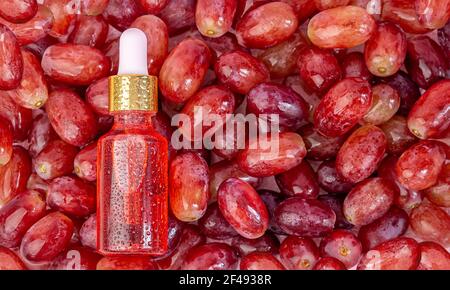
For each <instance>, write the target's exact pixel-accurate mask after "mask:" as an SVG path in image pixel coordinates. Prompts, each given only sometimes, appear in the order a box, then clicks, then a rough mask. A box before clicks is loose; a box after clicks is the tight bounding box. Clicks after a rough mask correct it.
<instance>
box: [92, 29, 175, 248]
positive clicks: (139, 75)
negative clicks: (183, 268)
mask: <svg viewBox="0 0 450 290" xmlns="http://www.w3.org/2000/svg"><path fill="white" fill-rule="evenodd" d="M119 62H120V64H119V73H118V75H116V76H111V77H110V79H109V91H110V101H109V102H110V103H109V110H110V113H111V114H112V115H113V116H114V125H113V127H112V129H111V131H110V132H109V133H107V134H106V135H105V136H103V137H101V138H100V139H99V142H98V158H97V160H98V161H97V162H98V164H97V165H98V166H97V168H98V169H97V178H98V179H97V202H98V203H97V249H98V251H99V252H100V253H101V254H103V255H107V256H108V255H160V254H163V253H165V252H166V251H167V243H168V241H167V240H168V225H167V224H168V203H167V199H168V195H167V180H168V178H167V175H168V144H167V141H166V139H165V138H164V137H163V136H161V135H160V134H158V133H157V132H156V131H155V130H154V129H153V127H152V116H154V115H155V114H156V112H157V110H158V89H157V84H158V79H157V78H156V77H154V76H149V75H148V70H147V38H146V36H145V34H144V33H143V32H142V31H140V30H138V29H134V28H133V29H128V30H126V31H125V32H123V34H122V36H121V38H120V61H119Z"/></svg>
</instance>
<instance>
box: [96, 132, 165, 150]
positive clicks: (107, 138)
mask: <svg viewBox="0 0 450 290" xmlns="http://www.w3.org/2000/svg"><path fill="white" fill-rule="evenodd" d="M126 140H129V141H130V142H132V141H136V140H139V141H145V142H149V143H161V144H162V145H165V146H168V142H167V139H166V138H165V137H164V136H162V135H161V134H159V133H158V132H157V131H156V130H154V129H131V130H114V129H112V130H111V131H109V132H108V133H106V134H105V135H103V136H102V137H100V139H99V142H100V143H106V142H108V143H109V142H114V141H126Z"/></svg>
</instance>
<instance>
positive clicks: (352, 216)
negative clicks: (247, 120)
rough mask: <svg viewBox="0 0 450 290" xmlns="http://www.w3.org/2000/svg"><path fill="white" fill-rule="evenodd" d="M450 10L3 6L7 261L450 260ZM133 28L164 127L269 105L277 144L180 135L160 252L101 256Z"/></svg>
mask: <svg viewBox="0 0 450 290" xmlns="http://www.w3.org/2000/svg"><path fill="white" fill-rule="evenodd" d="M449 17H450V0H280V1H266V0H253V1H252V0H197V1H196V0H109V1H108V0H79V1H73V0H71V1H69V0H41V1H36V0H12V1H0V269H216V270H218V269H254V270H265V269H267V270H271V269H280V270H281V269H302V270H307V269H322V270H323V269H330V270H331V269H355V268H356V269H361V270H362V269H405V270H414V269H424V270H425V269H426V270H428V269H447V270H449V269H450V254H449V252H448V251H447V249H449V248H450V215H449V213H450V210H449V209H450V161H449V160H450V159H449V158H450V157H449V156H450V148H449V145H450V129H449V127H450V22H448V21H449ZM132 27H134V28H139V29H141V30H142V31H144V32H145V34H146V35H147V38H148V70H149V73H150V74H152V75H156V76H159V89H160V110H159V112H158V113H157V114H156V115H155V116H154V117H153V125H154V127H155V129H156V130H157V131H158V132H160V133H161V134H162V135H163V136H165V137H167V138H168V139H169V140H170V138H171V135H172V133H173V131H174V130H175V129H176V128H174V127H172V126H171V122H170V121H171V117H172V116H174V115H175V114H177V113H180V112H181V113H185V114H188V115H192V114H193V108H194V107H195V106H203V107H204V108H206V110H207V111H208V112H209V113H215V114H219V115H225V114H231V113H233V112H236V111H241V112H246V113H252V114H255V115H257V116H258V115H261V114H278V115H279V120H278V121H277V122H279V124H278V125H279V128H280V133H279V135H274V136H277V137H276V140H271V141H276V142H278V144H279V150H278V151H277V152H275V153H273V154H271V155H270V154H269V155H267V154H266V155H264V156H265V158H260V156H261V153H263V152H261V150H260V149H251V148H250V147H249V148H245V149H240V150H238V149H213V150H206V149H205V150H187V149H182V150H178V151H177V150H175V149H174V148H173V147H171V148H170V172H169V184H170V189H169V197H170V219H169V251H168V252H167V254H165V255H164V256H161V257H148V256H117V257H102V256H101V255H99V254H98V253H96V251H95V249H96V186H95V183H96V158H97V157H96V140H97V139H98V138H99V137H100V136H102V135H103V134H105V133H106V132H108V131H109V129H110V128H111V126H112V124H113V117H112V116H111V115H110V114H109V111H108V76H110V75H114V74H116V73H117V67H118V57H119V54H118V53H119V43H118V41H119V37H120V34H121V32H122V31H124V30H125V29H127V28H132ZM237 134H238V132H237V133H236V134H235V135H237ZM274 138H275V137H274ZM226 139H227V140H236V139H237V136H226ZM247 141H248V142H247V144H251V143H252V142H256V141H258V140H247ZM247 146H248V145H247Z"/></svg>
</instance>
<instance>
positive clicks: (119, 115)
mask: <svg viewBox="0 0 450 290" xmlns="http://www.w3.org/2000/svg"><path fill="white" fill-rule="evenodd" d="M154 115H155V113H151V112H145V111H122V112H115V113H114V129H116V130H125V129H144V130H145V129H151V128H152V117H153V116H154Z"/></svg>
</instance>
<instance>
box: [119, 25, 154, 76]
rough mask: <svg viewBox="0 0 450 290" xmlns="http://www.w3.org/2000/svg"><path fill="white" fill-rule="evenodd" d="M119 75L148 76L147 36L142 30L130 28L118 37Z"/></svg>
mask: <svg viewBox="0 0 450 290" xmlns="http://www.w3.org/2000/svg"><path fill="white" fill-rule="evenodd" d="M118 74H119V75H131V74H137V75H148V68H147V36H146V35H145V33H144V32H142V30H139V29H137V28H130V29H127V30H125V31H124V32H123V33H122V36H121V37H120V57H119V73H118Z"/></svg>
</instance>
